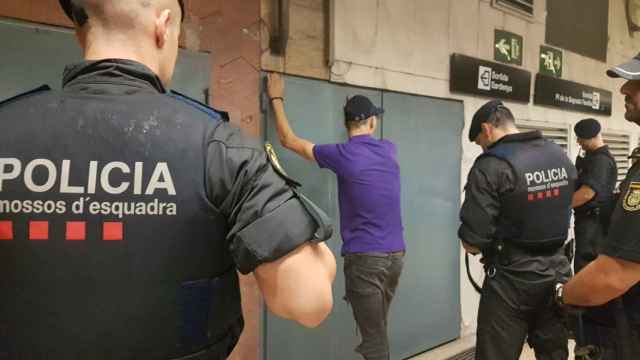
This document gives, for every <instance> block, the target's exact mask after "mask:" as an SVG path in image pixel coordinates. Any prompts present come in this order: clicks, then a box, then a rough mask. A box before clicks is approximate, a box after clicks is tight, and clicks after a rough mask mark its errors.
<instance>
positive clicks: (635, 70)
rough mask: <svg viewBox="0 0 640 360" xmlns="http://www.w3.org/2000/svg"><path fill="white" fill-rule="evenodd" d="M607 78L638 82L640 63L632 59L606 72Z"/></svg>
mask: <svg viewBox="0 0 640 360" xmlns="http://www.w3.org/2000/svg"><path fill="white" fill-rule="evenodd" d="M607 76H609V77H612V78H623V79H627V80H640V61H639V60H637V59H635V58H634V59H632V60H631V61H629V62H626V63H624V64H621V65H618V66H616V67H614V68H611V69H609V70H607Z"/></svg>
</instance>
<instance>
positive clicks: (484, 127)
mask: <svg viewBox="0 0 640 360" xmlns="http://www.w3.org/2000/svg"><path fill="white" fill-rule="evenodd" d="M480 129H481V132H482V135H484V136H485V137H486V138H487V139H491V135H492V134H493V125H491V124H490V123H488V122H484V123H482V124H480Z"/></svg>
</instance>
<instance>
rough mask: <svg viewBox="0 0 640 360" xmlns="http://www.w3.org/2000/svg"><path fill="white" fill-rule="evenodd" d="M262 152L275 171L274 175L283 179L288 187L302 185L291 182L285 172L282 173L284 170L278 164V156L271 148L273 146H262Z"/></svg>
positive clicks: (269, 144)
mask: <svg viewBox="0 0 640 360" xmlns="http://www.w3.org/2000/svg"><path fill="white" fill-rule="evenodd" d="M264 151H265V152H266V153H267V158H268V159H269V162H270V163H271V166H273V169H274V170H275V171H276V173H277V174H278V175H280V177H282V178H283V179H284V181H285V182H286V183H287V184H288V185H289V186H293V187H300V186H302V184H300V183H299V182H297V181H295V180H293V179H292V178H291V177H290V176H289V175H288V174H287V172H286V171H284V168H283V167H282V164H280V160H279V159H278V154H276V150H275V149H274V148H273V145H271V143H266V144H264Z"/></svg>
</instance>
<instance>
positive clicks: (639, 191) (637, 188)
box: [622, 182, 640, 211]
mask: <svg viewBox="0 0 640 360" xmlns="http://www.w3.org/2000/svg"><path fill="white" fill-rule="evenodd" d="M622 208H623V209H625V210H627V211H638V210H640V182H632V183H631V184H629V189H628V190H627V194H626V195H625V196H624V200H622Z"/></svg>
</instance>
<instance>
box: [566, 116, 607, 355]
mask: <svg viewBox="0 0 640 360" xmlns="http://www.w3.org/2000/svg"><path fill="white" fill-rule="evenodd" d="M574 131H575V134H576V137H577V141H578V144H579V145H580V147H581V148H582V151H583V152H584V156H578V157H577V159H576V168H577V169H578V189H577V190H576V192H575V193H574V194H573V203H572V206H573V209H574V214H575V223H574V231H575V241H576V242H575V257H574V270H575V272H576V273H577V272H579V271H580V270H581V269H582V268H584V267H585V266H586V265H587V264H588V263H589V262H591V261H593V260H594V259H595V258H596V256H597V254H598V253H599V251H600V250H599V249H600V248H601V247H602V246H603V242H604V239H605V232H606V228H605V225H606V223H607V222H608V220H607V219H605V217H606V216H607V214H608V211H606V209H607V207H608V204H609V203H610V202H611V201H612V199H613V191H614V189H615V186H616V181H617V177H618V169H617V166H616V162H615V159H614V158H613V155H611V152H610V151H609V147H608V146H607V145H605V143H604V140H603V138H602V132H601V126H600V123H599V122H598V120H596V119H583V120H580V121H579V122H578V123H576V125H575V127H574ZM613 325H614V318H613V313H612V312H611V309H610V308H608V307H600V308H595V309H592V310H591V311H589V312H586V313H584V314H582V317H581V318H580V319H578V326H577V328H576V341H577V348H576V353H578V354H581V353H592V354H594V355H593V356H595V354H596V353H597V354H605V353H608V352H611V351H615V346H612V345H611V344H610V343H611V342H613V341H614V339H613V337H611V336H609V335H610V332H611V331H610V329H611V328H613Z"/></svg>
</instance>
